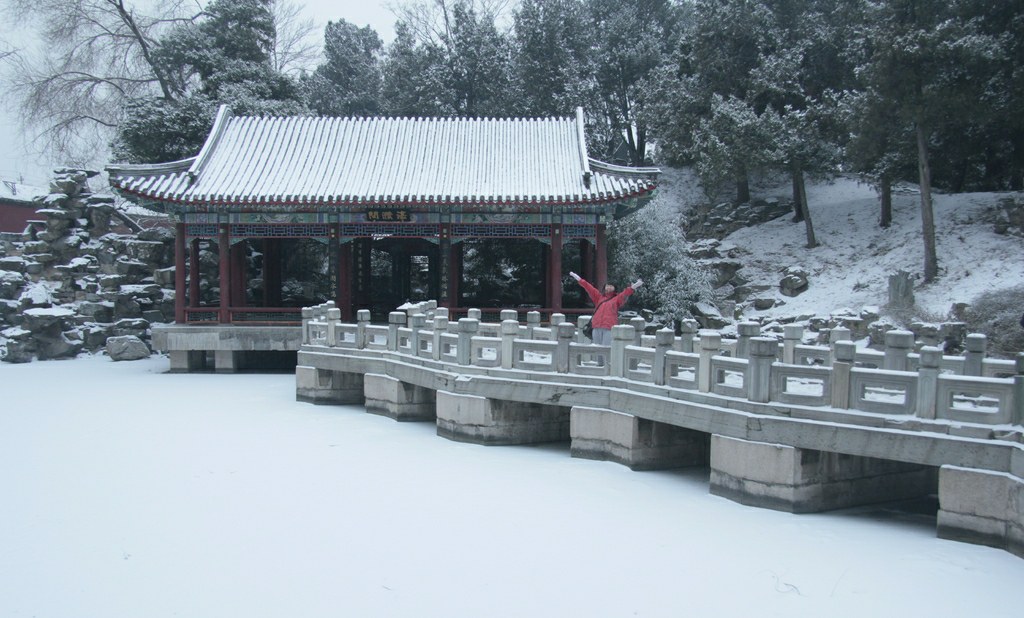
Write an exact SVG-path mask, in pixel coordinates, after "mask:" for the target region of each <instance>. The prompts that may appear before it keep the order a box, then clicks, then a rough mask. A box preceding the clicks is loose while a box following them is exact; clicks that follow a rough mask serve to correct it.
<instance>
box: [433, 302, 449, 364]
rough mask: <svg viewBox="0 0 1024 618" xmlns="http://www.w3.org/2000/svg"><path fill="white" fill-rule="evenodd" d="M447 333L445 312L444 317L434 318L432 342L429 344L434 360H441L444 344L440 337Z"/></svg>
mask: <svg viewBox="0 0 1024 618" xmlns="http://www.w3.org/2000/svg"><path fill="white" fill-rule="evenodd" d="M447 332H448V315H447V311H446V312H445V315H435V316H434V341H433V343H432V344H431V351H432V352H433V353H434V360H441V352H442V351H443V349H444V343H443V342H442V340H441V337H442V336H443V335H444V334H445V333H447Z"/></svg>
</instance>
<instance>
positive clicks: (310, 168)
mask: <svg viewBox="0 0 1024 618" xmlns="http://www.w3.org/2000/svg"><path fill="white" fill-rule="evenodd" d="M581 131H582V128H581V120H580V113H579V112H578V113H577V116H576V117H569V118H556V117H550V118H528V119H524V118H429V119H427V118H390V117H362V118H340V117H330V116H285V117H259V116H232V115H231V113H230V109H229V108H227V107H222V108H221V109H220V111H219V112H218V114H217V118H216V120H215V121H214V125H213V128H212V129H211V131H210V135H209V137H208V138H207V140H206V142H205V143H204V145H203V147H202V149H201V151H200V152H199V154H198V155H197V156H196V157H193V158H190V159H183V160H181V161H176V162H171V163H163V164H156V165H146V166H138V165H112V166H109V167H108V168H107V170H108V171H109V172H110V178H111V183H112V185H113V186H114V187H115V188H116V189H117V190H119V191H120V192H121V193H123V194H125V195H128V196H134V197H137V198H142V199H148V200H155V201H158V202H164V203H165V204H168V205H171V206H172V207H178V206H185V207H187V206H189V205H196V206H210V205H213V206H219V205H230V204H246V205H253V206H306V205H308V206H328V207H329V206H346V205H355V204H378V205H395V206H401V205H412V204H464V203H479V204H493V203H500V204H580V205H584V204H604V203H613V202H618V201H623V200H629V199H631V198H636V197H646V196H648V195H649V194H650V193H651V192H652V191H653V190H654V189H655V187H656V179H657V174H658V172H659V170H658V169H657V168H637V169H634V168H626V167H622V166H613V165H610V164H604V163H601V162H595V160H594V159H591V158H589V157H588V156H587V154H586V150H585V141H584V140H583V139H582V138H581Z"/></svg>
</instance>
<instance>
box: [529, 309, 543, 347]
mask: <svg viewBox="0 0 1024 618" xmlns="http://www.w3.org/2000/svg"><path fill="white" fill-rule="evenodd" d="M538 328H540V311H529V312H527V313H526V339H530V340H533V331H534V330H536V329H538Z"/></svg>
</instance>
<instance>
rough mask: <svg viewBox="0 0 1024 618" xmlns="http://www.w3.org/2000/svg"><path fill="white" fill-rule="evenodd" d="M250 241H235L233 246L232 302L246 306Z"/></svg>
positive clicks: (239, 305)
mask: <svg viewBox="0 0 1024 618" xmlns="http://www.w3.org/2000/svg"><path fill="white" fill-rule="evenodd" d="M247 242H248V241H244V240H243V241H242V242H238V243H235V244H234V245H232V246H231V304H232V305H234V306H236V307H245V306H246V301H245V289H246V287H247V283H248V282H247V275H248V270H249V269H248V268H246V259H245V258H246V253H247V252H246V247H247Z"/></svg>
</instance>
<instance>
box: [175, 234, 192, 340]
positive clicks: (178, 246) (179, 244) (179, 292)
mask: <svg viewBox="0 0 1024 618" xmlns="http://www.w3.org/2000/svg"><path fill="white" fill-rule="evenodd" d="M194 266H195V264H193V267H194ZM174 321H175V322H177V323H178V324H184V323H185V224H184V223H183V222H180V223H175V224H174Z"/></svg>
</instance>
